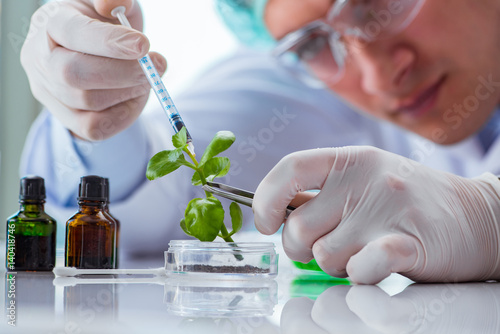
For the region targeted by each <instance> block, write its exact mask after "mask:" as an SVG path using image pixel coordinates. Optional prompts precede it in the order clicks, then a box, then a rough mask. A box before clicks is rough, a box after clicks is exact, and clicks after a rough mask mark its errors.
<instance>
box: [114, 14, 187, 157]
mask: <svg viewBox="0 0 500 334" xmlns="http://www.w3.org/2000/svg"><path fill="white" fill-rule="evenodd" d="M111 15H113V16H114V17H116V18H118V20H119V21H120V23H121V24H122V25H124V26H126V27H129V28H132V26H131V25H130V22H129V21H128V19H127V17H126V16H125V7H124V6H118V7H116V8H115V9H113V10H112V11H111ZM138 61H139V64H140V65H141V68H142V71H143V72H144V74H145V75H146V78H147V79H148V82H149V85H150V86H151V88H152V89H153V91H154V92H155V95H156V97H157V98H158V101H160V104H161V106H162V107H163V111H165V113H166V114H167V116H168V120H169V121H170V124H172V127H173V128H174V131H175V133H177V132H179V131H180V130H181V129H182V128H183V127H185V128H186V135H187V144H188V146H187V148H188V150H189V152H190V153H191V154H192V155H193V157H194V156H195V153H194V145H193V139H192V138H191V135H190V134H189V131H187V127H186V125H185V124H184V122H183V120H182V118H181V115H179V111H178V110H177V107H176V106H175V104H174V101H172V98H171V97H170V94H168V91H167V89H166V88H165V85H164V84H163V81H162V80H161V77H160V74H159V73H158V71H157V70H156V68H155V66H154V64H153V62H152V61H151V58H150V57H149V55H145V56H144V57H142V58H140V59H138Z"/></svg>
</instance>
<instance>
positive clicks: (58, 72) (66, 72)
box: [47, 47, 167, 90]
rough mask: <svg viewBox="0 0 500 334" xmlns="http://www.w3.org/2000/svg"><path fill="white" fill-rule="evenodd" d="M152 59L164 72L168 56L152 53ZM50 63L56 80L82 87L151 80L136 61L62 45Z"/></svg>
mask: <svg viewBox="0 0 500 334" xmlns="http://www.w3.org/2000/svg"><path fill="white" fill-rule="evenodd" d="M151 59H152V61H153V63H154V64H155V67H157V70H158V72H159V73H160V75H162V74H163V73H164V72H165V70H166V66H167V64H166V60H165V58H163V56H162V55H160V54H158V53H155V52H151ZM47 66H48V68H47V71H48V72H49V73H51V75H52V77H53V78H54V79H53V80H54V81H55V82H56V83H59V84H61V85H63V86H69V87H72V88H77V89H83V90H87V89H113V88H127V87H135V86H138V85H142V84H145V83H147V82H148V81H147V78H146V76H145V75H144V72H143V71H142V69H141V67H140V65H139V63H138V62H137V60H119V59H111V58H106V57H97V56H92V55H86V54H83V53H78V52H73V51H70V50H67V49H64V48H60V47H58V48H56V49H54V52H52V55H51V59H50V62H48V64H47Z"/></svg>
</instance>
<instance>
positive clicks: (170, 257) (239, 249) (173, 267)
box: [165, 240, 278, 279]
mask: <svg viewBox="0 0 500 334" xmlns="http://www.w3.org/2000/svg"><path fill="white" fill-rule="evenodd" d="M165 272H166V275H167V276H183V277H193V278H207V279H210V278H216V279H220V278H223V279H252V278H270V279H272V278H274V277H275V276H276V275H277V273H278V255H277V254H276V250H275V245H274V243H272V242H204V241H199V240H172V241H170V243H169V247H168V250H167V251H166V252H165Z"/></svg>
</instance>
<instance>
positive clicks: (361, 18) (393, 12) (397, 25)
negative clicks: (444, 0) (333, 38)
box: [328, 0, 425, 40]
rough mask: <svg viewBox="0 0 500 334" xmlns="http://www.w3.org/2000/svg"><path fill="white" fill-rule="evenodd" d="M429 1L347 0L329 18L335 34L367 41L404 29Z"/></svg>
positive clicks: (335, 7) (335, 5)
mask: <svg viewBox="0 0 500 334" xmlns="http://www.w3.org/2000/svg"><path fill="white" fill-rule="evenodd" d="M424 1H425V0H346V1H338V2H337V3H335V4H334V5H333V7H332V10H331V12H330V14H329V16H328V18H329V23H330V25H331V26H332V27H333V29H334V30H336V31H338V32H339V33H340V34H342V35H353V34H356V35H358V36H361V37H363V38H365V39H367V40H374V39H377V38H381V37H384V36H385V35H387V34H394V33H397V32H399V31H401V30H402V29H404V28H405V27H406V26H407V25H408V24H409V23H410V22H411V21H412V20H413V18H414V17H415V16H416V15H417V14H418V12H419V10H420V8H421V6H422V4H423V2H424Z"/></svg>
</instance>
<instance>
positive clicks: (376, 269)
mask: <svg viewBox="0 0 500 334" xmlns="http://www.w3.org/2000/svg"><path fill="white" fill-rule="evenodd" d="M419 250H421V245H420V243H419V242H418V241H417V240H416V239H415V238H414V237H411V236H408V235H399V234H390V235H385V236H383V237H381V238H379V239H376V240H373V241H371V242H369V243H368V244H367V245H366V246H365V247H363V249H361V250H360V251H359V252H358V253H357V254H356V255H354V256H352V257H351V259H350V260H349V262H348V263H347V268H346V270H347V274H348V275H349V277H350V278H351V279H352V280H353V281H354V282H356V283H359V284H377V283H378V282H380V281H381V280H383V279H384V278H386V277H387V276H389V275H390V274H391V273H404V272H408V271H410V270H412V269H413V268H414V267H415V264H416V263H417V259H418V254H419ZM420 253H421V252H420Z"/></svg>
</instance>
